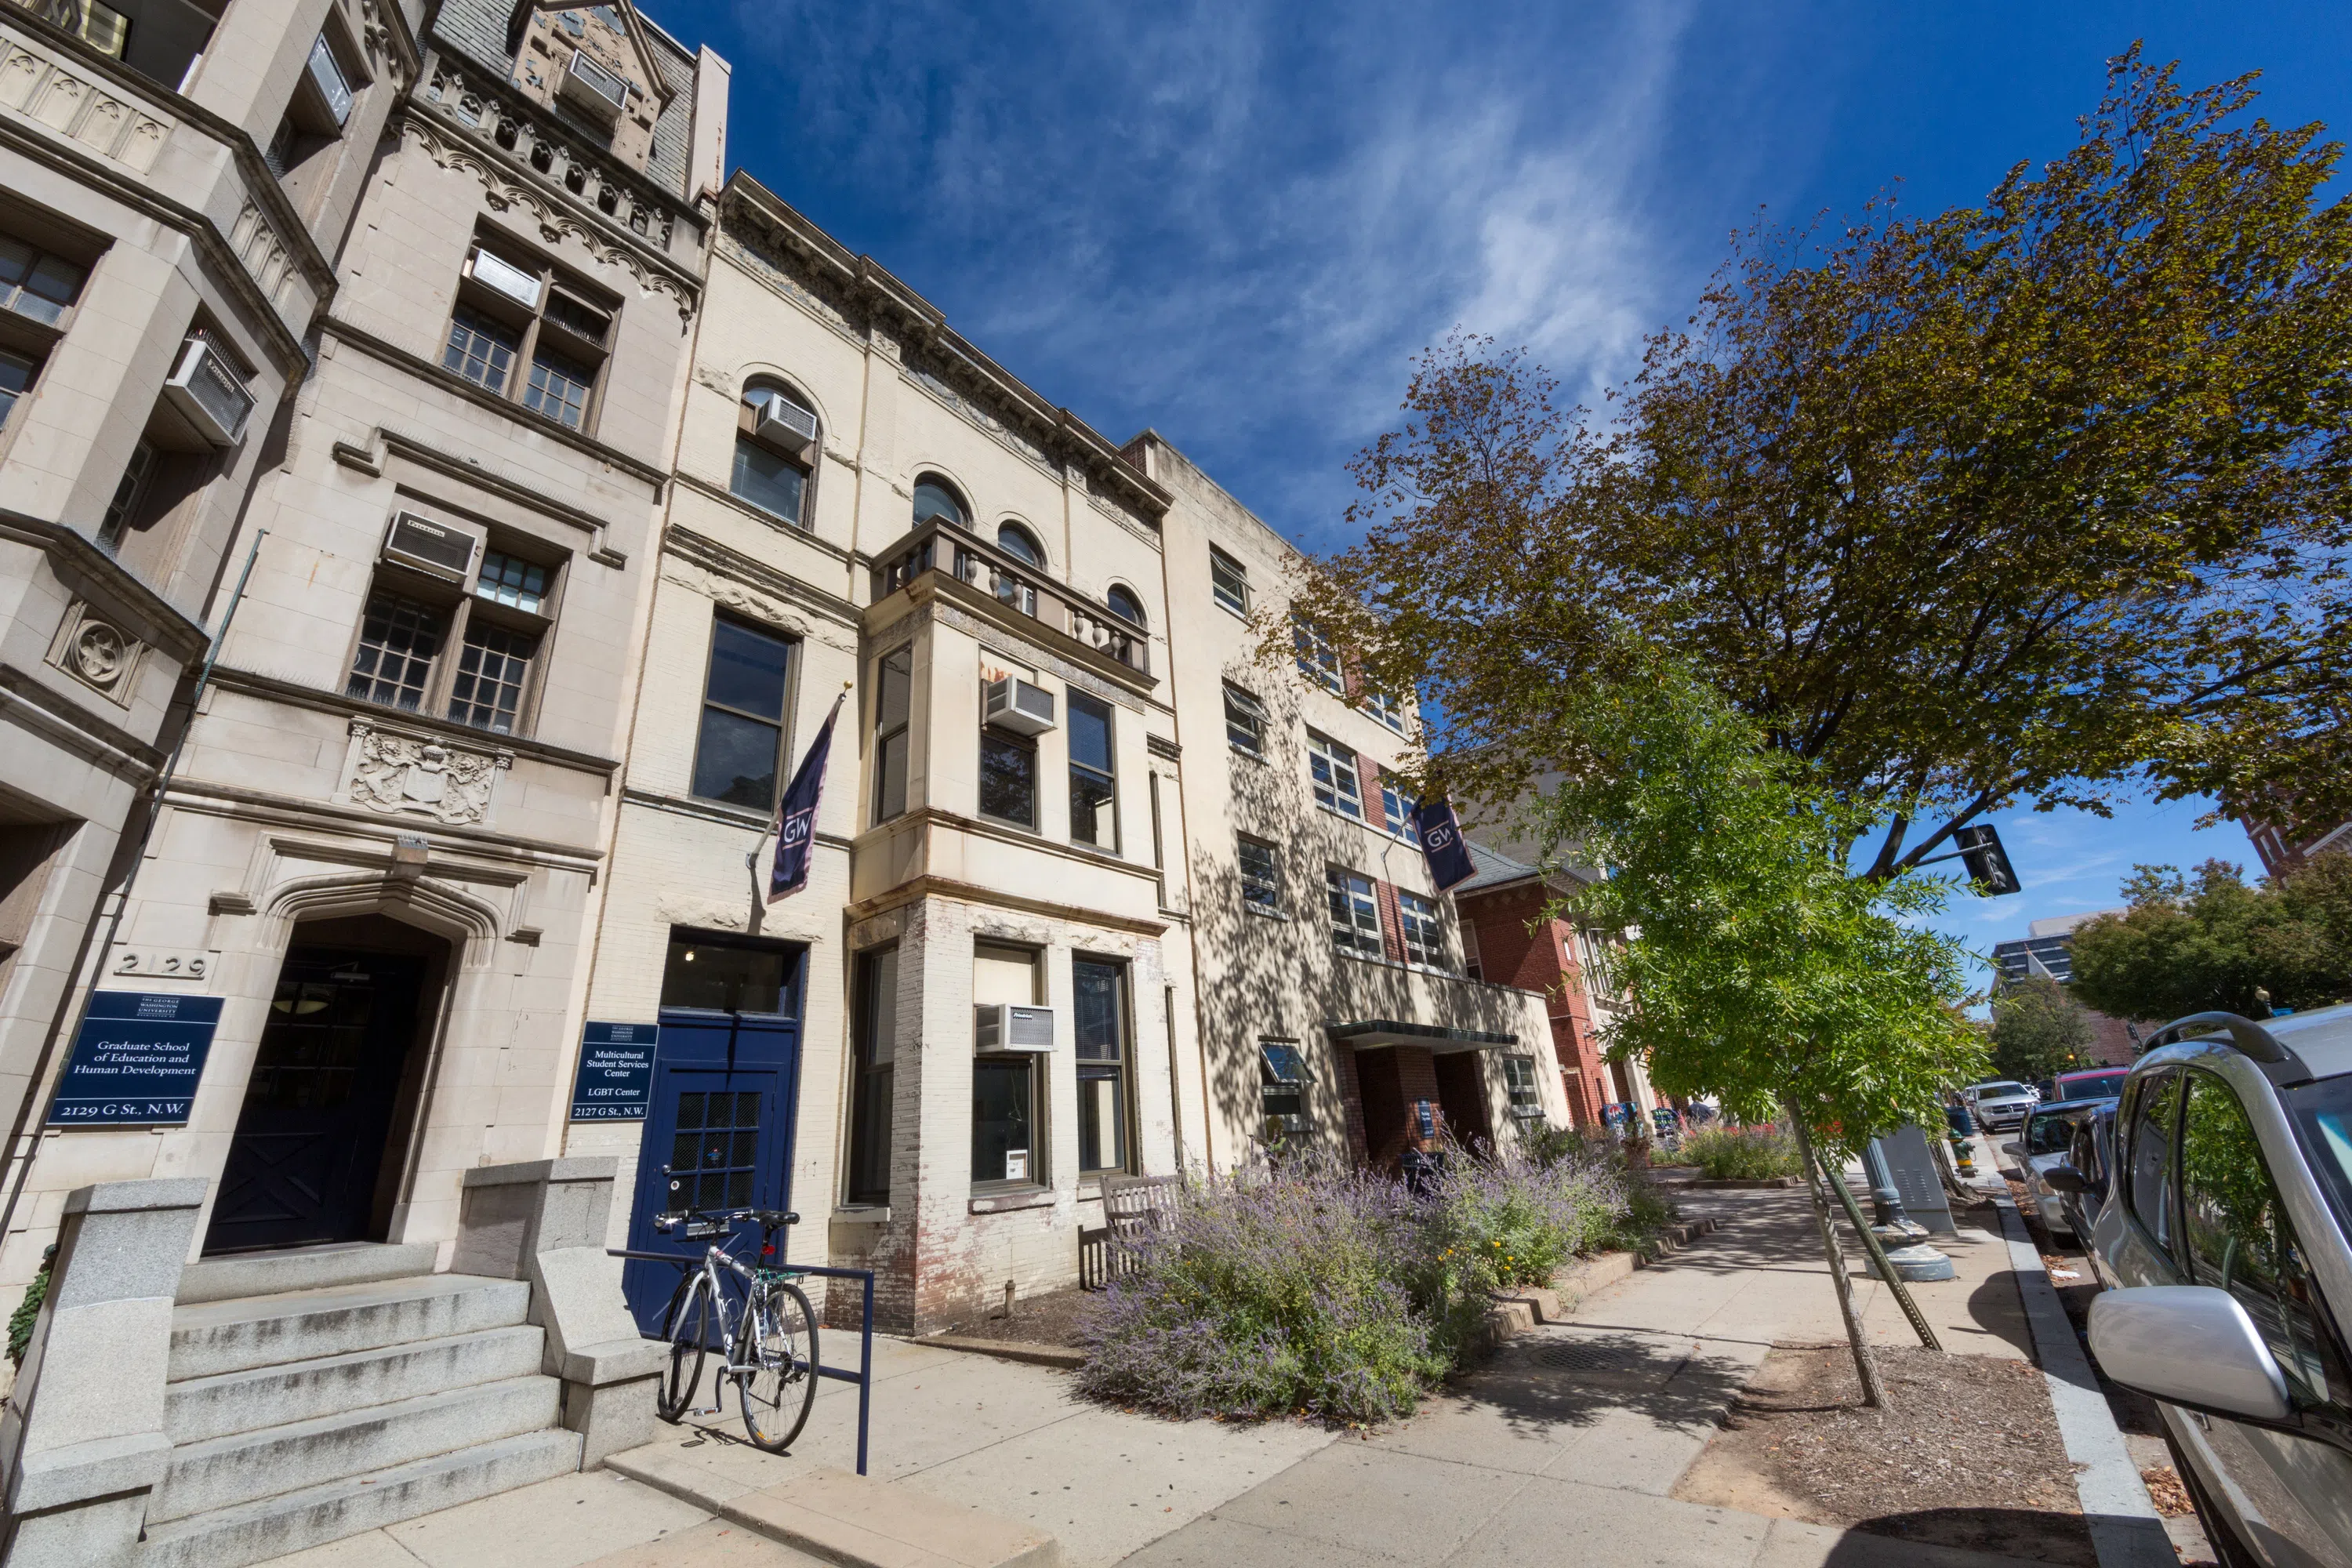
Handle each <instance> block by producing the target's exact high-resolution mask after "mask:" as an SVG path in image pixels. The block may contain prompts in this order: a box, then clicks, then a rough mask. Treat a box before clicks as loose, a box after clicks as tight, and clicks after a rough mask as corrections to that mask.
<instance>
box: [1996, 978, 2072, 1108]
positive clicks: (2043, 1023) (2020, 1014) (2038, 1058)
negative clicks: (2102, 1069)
mask: <svg viewBox="0 0 2352 1568" xmlns="http://www.w3.org/2000/svg"><path fill="white" fill-rule="evenodd" d="M2092 1033H2093V1031H2092V1028H2091V1015H2090V1013H2089V1012H2088V1011H2087V1010H2085V1009H2084V1006H2083V1005H2082V1004H2081V1003H2079V1002H2077V1001H2075V1000H2074V997H2072V996H2070V995H2068V994H2067V993H2066V987H2064V986H2063V985H2061V984H2058V982H2056V981H2055V980H2053V979H2051V978H2050V977H2049V976H2048V975H2046V974H2035V975H2029V976H2028V977H2027V978H2025V979H2023V980H2020V981H2016V982H2013V983H2012V984H2008V985H2004V986H2002V987H2001V988H2000V990H1999V991H1997V992H1995V993H1994V994H1993V998H1992V1029H1991V1039H1992V1070H1993V1071H1995V1072H1997V1073H2000V1075H2001V1076H2002V1077H2004V1078H2013V1079H2018V1080H2019V1081H2020V1082H2023V1083H2038V1082H2040V1081H2041V1080H2042V1079H2045V1078H2056V1077H2057V1076H2058V1075H2059V1074H2060V1073H2062V1072H2074V1071H2075V1070H2076V1069H2078V1068H2087V1067H2092V1066H2095V1065H2096V1064H2095V1061H2094V1060H2093V1058H2092V1056H2091V1043H2092Z"/></svg>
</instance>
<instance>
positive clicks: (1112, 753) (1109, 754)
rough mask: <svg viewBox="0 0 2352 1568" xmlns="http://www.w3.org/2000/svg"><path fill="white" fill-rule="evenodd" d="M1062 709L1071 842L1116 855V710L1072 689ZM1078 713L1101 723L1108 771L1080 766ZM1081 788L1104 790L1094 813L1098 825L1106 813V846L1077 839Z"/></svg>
mask: <svg viewBox="0 0 2352 1568" xmlns="http://www.w3.org/2000/svg"><path fill="white" fill-rule="evenodd" d="M1063 709H1064V715H1065V729H1064V733H1065V734H1066V735H1068V736H1070V737H1071V739H1072V743H1071V745H1070V747H1069V750H1068V756H1067V760H1068V763H1069V770H1070V842H1071V843H1073V844H1076V845H1082V846H1084V847H1087V848H1088V849H1093V850H1096V851H1098V852H1099V853H1102V854H1105V855H1117V854H1118V853H1119V820H1118V818H1119V810H1118V713H1117V710H1115V709H1114V708H1113V707H1112V706H1111V704H1109V703H1108V702H1105V701H1103V700H1100V699H1098V698H1095V697H1089V696H1087V694H1086V693H1085V692H1082V691H1077V690H1075V689H1073V690H1069V691H1066V692H1065V693H1064V694H1063ZM1081 709H1084V710H1087V711H1088V712H1089V715H1090V717H1095V718H1099V719H1100V720H1101V721H1102V728H1103V760H1104V761H1105V762H1106V763H1108V764H1109V766H1108V768H1098V767H1096V766H1095V765H1094V764H1093V763H1082V762H1080V761H1079V760H1078V756H1077V748H1076V729H1077V721H1078V714H1079V711H1080V710H1081ZM1081 784H1098V785H1099V786H1100V787H1101V788H1102V790H1103V797H1102V799H1101V801H1100V802H1099V803H1098V805H1097V806H1096V808H1095V810H1096V816H1097V821H1099V819H1100V816H1101V815H1102V814H1103V813H1104V812H1106V811H1107V812H1108V813H1109V816H1110V841H1109V842H1108V843H1105V842H1103V840H1102V838H1101V837H1099V836H1097V837H1092V838H1085V837H1079V834H1078V810H1079V807H1078V791H1079V786H1080V785H1081Z"/></svg>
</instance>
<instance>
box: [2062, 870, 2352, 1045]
mask: <svg viewBox="0 0 2352 1568" xmlns="http://www.w3.org/2000/svg"><path fill="white" fill-rule="evenodd" d="M2124 895H2125V897H2126V899H2127V900H2129V908H2127V909H2126V910H2124V911H2123V912H2122V913H2121V914H2117V915H2103V916H2101V917H2100V918H2099V919H2097V920H2095V921H2088V922H2087V923H2085V924H2084V925H2081V926H2078V927H2076V928H2075V931H2074V992H2075V994H2077V995H2078V996H2080V997H2081V998H2082V999H2083V1000H2084V1001H2085V1002H2087V1003H2089V1004H2090V1005H2092V1006H2094V1007H2096V1008H2098V1009H2099V1010H2100V1011H2101V1012H2103V1013H2108V1014H2112V1015H2113V1016H2116V1017H2120V1018H2153V1019H2158V1020H2170V1019H2173V1018H2179V1017H2183V1016H2187V1015H2189V1014H2191V1013H2210V1012H2226V1013H2237V1014H2240V1015H2244V1016H2254V1017H2260V1016H2263V1011H2264V1009H2265V1007H2266V1006H2276V1007H2295V1008H2306V1007H2315V1006H2325V1005H2327V1004H2329V1003H2332V1002H2336V1001H2339V1000H2341V999H2343V998H2345V997H2347V996H2352V855H2347V854H2345V853H2343V852H2341V851H2337V852H2336V853H2333V854H2327V855H2322V856H2320V857H2319V858H2317V859H2315V860H2314V861H2313V862H2312V863H2311V864H2310V865H2309V866H2307V867H2305V868H2303V869H2302V870H2300V871H2298V872H2295V873H2294V874H2293V875H2291V876H2288V877H2284V878H2282V879H2279V880H2278V881H2277V882H2275V883H2273V884H2272V885H2270V886H2267V887H2253V886H2249V885H2248V884H2247V882H2246V879H2245V875H2244V873H2243V871H2242V869H2241V868H2239V867H2237V866H2234V865H2231V863H2230V862H2228V861H2226V860H2208V861H2206V862H2205V863H2204V864H2203V865H2201V866H2200V867H2198V868H2197V870H2196V873H2195V874H2194V875H2193V876H2189V877H2184V876H2182V875H2181V874H2180V872H2179V870H2178V869H2176V868H2173V867H2170V866H2140V867H2136V868H2134V875H2133V876H2132V878H2131V879H2130V880H2129V881H2127V882H2126V883H2125V884H2124ZM2258 993H2260V994H2258Z"/></svg>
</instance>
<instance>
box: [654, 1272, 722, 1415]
mask: <svg viewBox="0 0 2352 1568" xmlns="http://www.w3.org/2000/svg"><path fill="white" fill-rule="evenodd" d="M718 1320H719V1312H718V1308H717V1303H715V1302H713V1301H712V1300H711V1299H710V1281H709V1279H707V1278H706V1277H705V1276H703V1275H702V1274H700V1273H694V1274H689V1275H688V1276H687V1277H686V1278H685V1279H682V1280H680V1281H678V1287H677V1294H676V1295H674V1296H672V1297H671V1298H670V1299H669V1310H668V1311H667V1313H665V1314H664V1315H663V1318H662V1338H664V1339H666V1340H667V1341H669V1371H668V1373H666V1374H665V1375H664V1376H663V1378H662V1381H661V1386H660V1387H659V1388H657V1389H656V1390H655V1391H654V1414H655V1415H659V1416H660V1417H661V1418H662V1419H663V1420H665V1421H667V1422H668V1423H670V1424H671V1425H672V1426H676V1425H677V1422H678V1421H679V1419H680V1418H681V1417H683V1416H684V1415H686V1412H687V1409H688V1406H690V1405H693V1403H694V1391H695V1390H696V1389H698V1388H699V1387H701V1386H702V1363H703V1359H704V1358H705V1357H706V1356H708V1355H709V1353H710V1347H711V1342H712V1340H713V1338H714V1337H715V1336H717V1335H718V1334H719V1333H721V1332H723V1330H721V1329H720V1327H719V1321H718Z"/></svg>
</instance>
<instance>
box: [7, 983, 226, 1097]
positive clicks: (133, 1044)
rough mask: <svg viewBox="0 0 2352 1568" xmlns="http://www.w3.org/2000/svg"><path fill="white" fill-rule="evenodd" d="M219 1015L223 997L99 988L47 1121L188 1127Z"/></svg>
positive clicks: (69, 1059)
mask: <svg viewBox="0 0 2352 1568" xmlns="http://www.w3.org/2000/svg"><path fill="white" fill-rule="evenodd" d="M220 1014H221V999H220V998H219V997H217V996H180V995H173V994H168V993H161V992H152V991H100V992H96V993H93V994H91V996H90V999H89V1016H86V1017H84V1018H83V1019H82V1025H81V1032H80V1033H79V1034H78V1035H76V1036H75V1037H74V1046H73V1055H72V1057H71V1058H68V1060H67V1062H66V1071H65V1077H64V1078H63V1079H61V1080H60V1081H59V1082H58V1097H57V1099H56V1100H54V1101H52V1102H51V1104H50V1106H49V1125H50V1126H52V1127H177V1126H183V1125H184V1124H185V1123H186V1121H187V1120H188V1107H189V1106H190V1105H191V1104H192V1103H194V1100H195V1098H196V1081H197V1079H201V1078H203V1077H204V1075H205V1056H206V1055H207V1054H208V1053H209V1052H210V1051H211V1050H212V1048H213V1030H214V1029H215V1028H217V1027H218V1026H219V1025H220Z"/></svg>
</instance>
